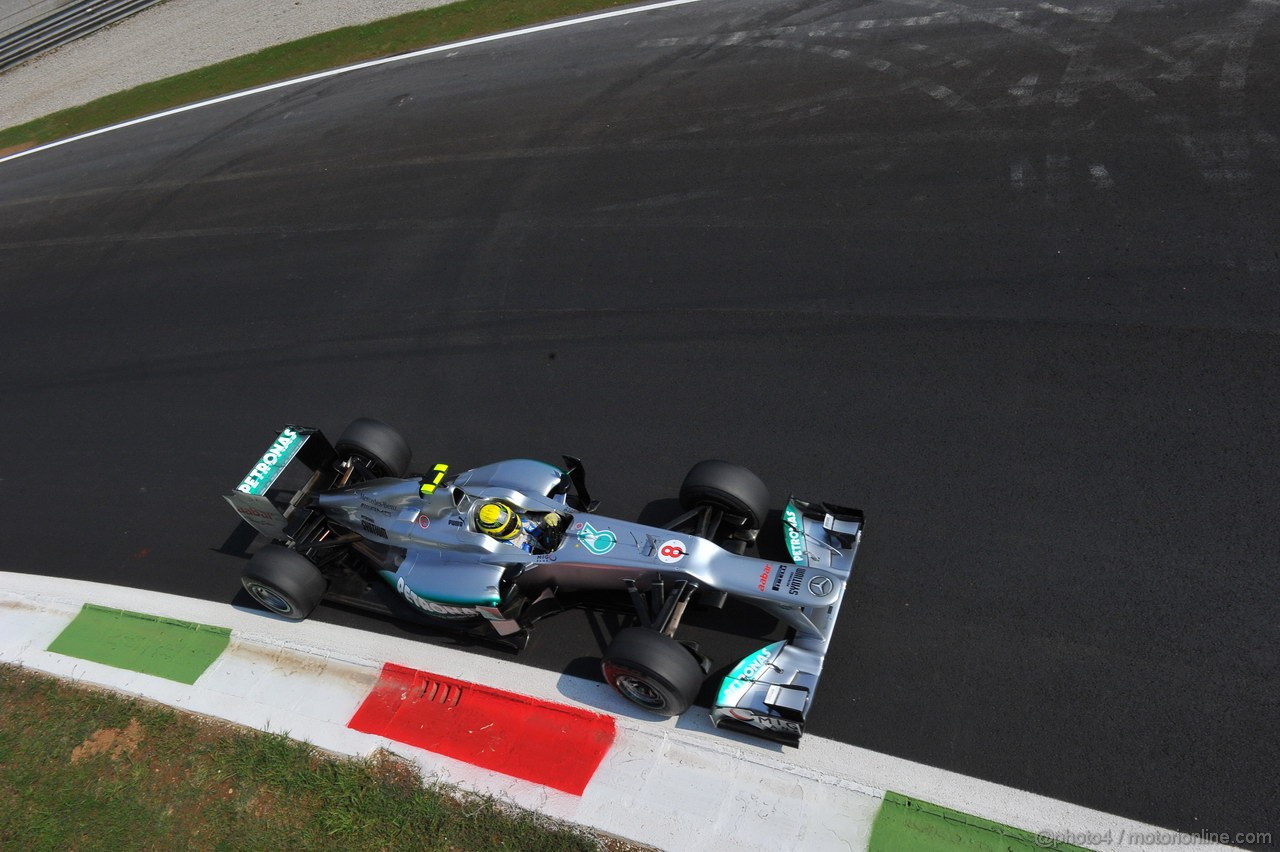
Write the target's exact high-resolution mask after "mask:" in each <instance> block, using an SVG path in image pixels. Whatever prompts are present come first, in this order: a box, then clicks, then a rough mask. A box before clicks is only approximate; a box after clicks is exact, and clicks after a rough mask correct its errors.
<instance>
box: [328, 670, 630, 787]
mask: <svg viewBox="0 0 1280 852" xmlns="http://www.w3.org/2000/svg"><path fill="white" fill-rule="evenodd" d="M348 727H350V728H352V729H354V730H357V731H362V732H364V733H367V734H375V735H377V736H383V737H387V738H388V739H392V740H395V741H397V742H401V743H404V744H406V745H411V746H416V747H418V748H422V749H426V750H427V751H431V752H435V753H436V754H442V755H444V756H446V757H451V758H454V759H456V760H462V761H465V762H467V763H470V764H473V765H475V766H479V767H481V768H483V769H489V770H492V771H494V772H501V773H502V774H504V775H510V776H513V777H515V778H523V779H524V780H526V781H533V782H535V783H537V784H542V785H543V786H545V787H551V788H553V789H556V790H563V791H564V792H566V793H571V794H573V795H575V796H581V795H582V792H583V790H585V789H586V787H587V784H588V782H590V781H591V778H592V776H593V775H595V772H596V769H597V768H598V767H599V766H600V762H601V761H602V760H604V757H605V755H606V754H607V753H608V752H609V747H610V746H611V745H612V744H613V739H614V735H615V728H614V721H613V717H612V716H607V715H604V714H600V713H591V712H588V711H586V710H579V709H577V708H576V707H569V706H567V705H563V704H553V703H551V702H548V701H539V700H538V699H535V698H531V697H529V696H526V695H519V694H517V693H514V692H506V691H504V690H500V689H494V688H492V687H488V686H481V685H480V684H475V683H467V682H465V681H460V680H455V679H453V678H448V677H442V676H440V675H435V674H432V673H430V672H423V671H417V670H414V669H410V668H406V667H404V666H398V665H395V664H394V663H387V664H385V665H384V666H383V668H382V676H381V678H379V680H378V682H377V683H376V684H375V685H374V687H373V689H372V690H371V691H370V692H369V697H368V698H366V699H365V701H364V703H363V704H362V705H361V706H360V709H359V710H357V711H356V713H355V715H354V716H353V717H352V718H351V721H350V723H349V724H348Z"/></svg>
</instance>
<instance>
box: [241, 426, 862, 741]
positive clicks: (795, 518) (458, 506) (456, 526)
mask: <svg viewBox="0 0 1280 852" xmlns="http://www.w3.org/2000/svg"><path fill="white" fill-rule="evenodd" d="M409 465H410V450H409V446H408V444H407V443H406V442H405V440H404V438H403V437H401V436H400V434H399V433H398V432H396V431H395V430H394V429H392V428H391V427H390V426H387V425H386V424H384V423H381V422H379V421H376V420H371V419H367V418H362V419H359V420H356V421H355V422H353V423H352V424H351V425H350V426H349V427H348V428H347V429H346V430H345V431H344V432H343V433H342V435H341V437H340V438H339V439H338V441H337V442H334V443H330V441H329V440H328V439H327V438H325V436H324V435H323V434H322V433H321V432H320V431H319V430H318V429H314V428H308V427H301V426H289V427H287V428H285V429H284V430H283V431H282V432H280V434H279V436H278V437H277V438H276V439H275V441H274V442H272V444H271V445H270V447H269V448H268V449H267V451H266V452H265V453H264V454H263V455H262V457H261V458H260V459H259V461H258V462H257V463H256V464H255V465H254V466H253V468H252V469H251V470H250V471H249V473H248V475H247V476H245V477H244V479H243V480H242V481H241V482H240V484H239V485H238V486H237V487H236V488H235V490H234V491H233V492H232V493H231V494H229V495H228V496H227V498H226V499H227V500H228V502H230V504H231V506H232V507H233V508H234V509H235V510H236V512H238V513H239V515H240V517H241V519H243V520H244V521H245V522H246V523H248V524H249V525H251V526H252V527H253V528H254V529H256V530H257V531H258V532H259V533H261V534H262V535H263V536H265V537H266V538H267V539H269V540H270V543H269V544H265V545H264V546H262V547H260V548H259V549H257V551H256V552H255V553H254V554H253V556H252V557H251V558H250V559H249V561H248V563H247V565H246V567H245V569H244V572H243V575H242V577H241V581H242V584H243V585H244V588H245V590H246V591H247V592H248V593H249V594H250V595H251V596H252V597H253V598H254V599H255V600H256V601H257V602H258V603H259V604H260V605H262V606H263V607H266V608H267V609H268V610H271V611H272V612H274V613H277V614H279V615H281V616H284V617H287V618H291V619H303V618H306V617H307V616H308V615H309V614H310V613H311V611H312V610H313V609H314V608H315V607H316V606H317V605H318V604H319V603H320V601H321V600H322V599H328V600H333V601H336V602H340V603H345V604H348V605H355V606H362V607H368V608H373V609H376V610H379V611H381V612H384V613H390V614H392V615H395V616H400V617H405V618H413V619H416V620H419V621H424V622H426V623H428V624H430V625H433V626H436V627H445V628H450V629H454V630H465V631H474V632H479V633H483V634H487V635H488V636H490V637H492V638H495V639H498V638H501V639H505V640H507V641H510V642H512V643H513V644H515V645H516V647H523V644H522V642H523V639H524V637H526V636H527V633H526V631H528V630H529V629H530V628H531V627H532V625H533V624H534V622H536V621H537V620H538V619H540V618H542V617H544V616H546V615H548V614H550V613H552V612H556V611H561V610H563V609H566V608H568V607H569V606H576V605H579V604H578V602H576V601H575V595H581V594H584V593H595V594H599V593H614V595H616V598H615V599H616V600H617V601H619V602H621V603H622V604H624V605H626V608H627V610H628V611H629V612H632V613H633V614H634V623H635V626H631V627H627V628H624V629H622V630H620V631H619V632H618V633H617V635H616V636H614V637H613V639H612V641H611V642H610V644H609V646H608V648H607V650H606V651H605V653H604V658H603V671H604V677H605V679H606V680H607V681H608V683H609V684H610V685H612V686H613V687H614V689H616V690H617V691H618V692H619V693H620V694H621V695H622V696H623V697H624V698H626V699H627V700H628V701H630V702H632V703H633V704H635V705H637V706H639V707H640V708H642V709H644V710H646V711H649V712H651V713H654V714H657V715H665V716H674V715H678V714H680V713H683V712H684V711H685V710H687V709H688V708H689V707H690V706H691V704H692V703H693V702H694V700H695V698H696V697H697V695H698V692H699V690H700V688H701V685H702V683H703V681H704V679H705V678H706V677H707V674H708V672H709V671H710V661H709V660H707V659H706V658H705V657H703V656H702V655H701V654H699V653H698V651H697V648H696V645H695V644H694V643H691V642H684V641H681V640H678V639H676V638H675V637H676V632H677V630H678V629H679V626H680V622H681V619H682V617H683V616H684V613H685V610H686V608H687V607H688V605H689V603H690V602H691V600H694V599H695V596H696V600H697V602H698V603H700V604H702V605H707V606H712V607H718V606H722V605H723V604H724V602H725V600H726V599H727V598H729V597H732V598H735V599H737V600H740V601H744V602H746V603H748V604H751V605H754V606H756V607H758V608H760V609H761V610H763V611H765V612H766V613H768V614H770V615H772V616H774V617H775V618H777V619H779V620H780V621H781V622H783V623H784V624H785V625H787V626H788V627H789V628H790V629H789V631H788V638H787V639H785V640H783V641H779V642H774V643H772V644H769V645H767V646H766V647H764V648H761V649H760V650H758V651H756V652H755V653H753V654H751V655H749V656H748V657H747V658H746V659H743V660H742V661H740V662H739V663H738V664H737V665H736V666H734V667H733V668H732V670H730V671H729V673H728V676H727V677H725V678H724V680H723V682H722V684H721V686H720V689H719V692H718V694H717V696H716V698H715V701H714V704H713V706H712V708H711V717H712V720H713V721H714V722H715V724H716V725H718V726H721V727H726V728H733V729H737V730H741V731H745V732H747V733H752V734H756V735H759V736H763V737H766V738H769V739H772V740H775V741H779V742H782V743H787V744H796V743H798V742H799V740H800V736H801V734H802V733H803V731H804V725H805V719H806V717H807V716H808V714H809V710H810V707H811V706H812V704H813V697H814V692H815V690H816V688H817V685H818V678H819V676H820V675H821V673H822V665H823V660H824V658H825V657H826V653H827V648H828V646H829V643H830V641H831V635H832V631H833V629H834V628H835V624H836V618H837V616H838V614H839V612H840V605H841V602H842V601H843V599H844V594H845V588H846V584H847V583H848V580H849V575H850V572H851V571H852V569H853V562H854V557H855V556H856V554H857V550H858V544H859V541H860V540H861V536H862V526H863V515H862V512H860V511H859V510H857V509H851V508H847V507H843V506H837V505H833V504H830V503H810V502H805V501H802V500H798V499H795V498H791V499H789V500H788V501H787V504H786V506H785V508H784V510H783V512H782V525H783V535H784V537H785V544H786V548H787V552H788V553H789V556H790V562H779V561H773V560H766V559H760V558H756V556H755V555H754V554H755V543H756V538H757V535H758V533H759V532H760V528H761V526H762V525H763V522H764V519H765V516H766V513H767V511H768V491H767V489H766V488H765V486H764V483H762V482H761V481H760V479H759V478H757V477H756V476H755V475H754V474H752V473H751V472H750V471H748V470H746V469H745V468H742V467H739V466H737V465H733V464H729V463H727V462H723V461H717V460H711V461H703V462H699V463H698V464H696V465H694V467H693V468H692V469H691V470H690V471H689V473H688V475H687V476H686V477H685V479H684V483H683V485H682V486H681V488H680V492H679V497H680V503H681V506H682V508H683V510H684V511H683V514H681V515H680V516H679V517H677V518H675V519H674V520H672V521H671V522H670V523H668V524H666V525H665V526H663V527H654V526H646V525H643V524H639V523H633V522H631V521H626V520H621V519H618V518H610V517H606V516H604V515H600V514H598V513H597V512H596V509H597V504H596V503H595V502H593V501H592V500H591V498H590V496H589V494H588V491H587V486H586V479H585V475H584V473H583V467H582V464H581V462H580V461H578V460H577V459H575V458H572V457H569V456H566V457H564V466H563V467H559V466H555V465H551V464H547V463H544V462H540V461H532V460H529V459H515V460H510V461H502V462H497V463H495V464H490V465H485V466H484V467H478V468H475V469H473V470H468V471H464V472H460V473H454V472H450V470H449V468H448V465H445V464H437V465H434V466H433V467H432V468H430V469H429V470H427V471H426V472H425V473H423V474H415V475H409V474H408V473H407V471H408V470H409ZM291 483H292V484H291ZM486 507H488V508H486ZM779 552H780V551H779Z"/></svg>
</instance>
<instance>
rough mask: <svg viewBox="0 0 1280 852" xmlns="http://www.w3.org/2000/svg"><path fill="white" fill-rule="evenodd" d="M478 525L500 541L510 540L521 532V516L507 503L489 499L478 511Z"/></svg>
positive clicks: (482, 530)
mask: <svg viewBox="0 0 1280 852" xmlns="http://www.w3.org/2000/svg"><path fill="white" fill-rule="evenodd" d="M476 526H477V527H479V528H480V532H482V533H486V534H488V535H491V536H493V537H494V538H496V539H498V541H509V540H511V539H513V538H515V537H516V536H517V535H519V534H520V516H519V515H517V514H516V513H515V510H514V509H512V508H511V507H510V506H508V505H507V504H506V503H500V502H498V501H497V500H489V501H487V502H485V503H482V504H481V505H480V508H479V509H478V510H477V511H476Z"/></svg>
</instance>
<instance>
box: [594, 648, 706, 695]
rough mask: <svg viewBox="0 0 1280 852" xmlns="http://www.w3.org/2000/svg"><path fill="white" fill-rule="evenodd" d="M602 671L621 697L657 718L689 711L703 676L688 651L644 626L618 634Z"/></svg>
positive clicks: (699, 666)
mask: <svg viewBox="0 0 1280 852" xmlns="http://www.w3.org/2000/svg"><path fill="white" fill-rule="evenodd" d="M601 668H602V669H603V670H604V679H605V680H606V681H607V682H608V683H609V685H610V686H612V687H613V688H614V689H615V690H617V691H618V694H619V695H621V696H622V697H623V698H625V699H627V700H628V701H630V702H631V703H632V704H634V705H636V706H637V707H639V708H640V709H642V710H645V711H647V712H649V713H653V714H655V715H657V716H679V715H680V714H681V713H683V712H684V711H685V710H688V709H689V707H690V705H692V704H693V701H694V699H695V698H697V697H698V690H699V689H701V688H702V681H703V677H704V674H703V671H702V666H701V665H699V663H698V660H697V658H696V657H694V655H693V654H692V653H690V651H689V649H688V648H686V647H684V646H683V645H681V644H680V643H679V642H677V641H676V640H674V639H672V638H671V637H669V636H665V635H663V634H661V633H659V632H657V631H656V630H648V629H645V628H643V627H628V628H627V629H626V630H623V631H621V632H619V633H618V635H617V636H615V637H614V639H613V641H612V642H610V643H609V648H608V650H606V651H605V654H604V659H603V660H602V661H601Z"/></svg>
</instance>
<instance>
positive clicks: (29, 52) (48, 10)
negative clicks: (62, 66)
mask: <svg viewBox="0 0 1280 852" xmlns="http://www.w3.org/2000/svg"><path fill="white" fill-rule="evenodd" d="M158 2H160V0H0V71H3V70H5V69H6V68H11V67H13V66H14V65H18V64H20V63H22V62H25V61H27V60H28V59H30V58H31V57H33V56H35V55H37V54H39V53H42V52H44V51H46V50H49V49H50V48H54V47H57V46H59V45H62V44H66V43H67V42H69V41H73V40H75V39H77V38H80V37H81V36H85V35H88V34H89V33H91V32H94V31H95V30H100V29H102V28H103V27H105V26H109V25H110V24H114V23H115V22H116V21H119V20H121V19H123V18H127V17H129V16H130V15H132V14H134V13H136V12H140V11H142V10H143V9H145V8H147V7H148V6H154V5H155V4H156V3H158Z"/></svg>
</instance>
